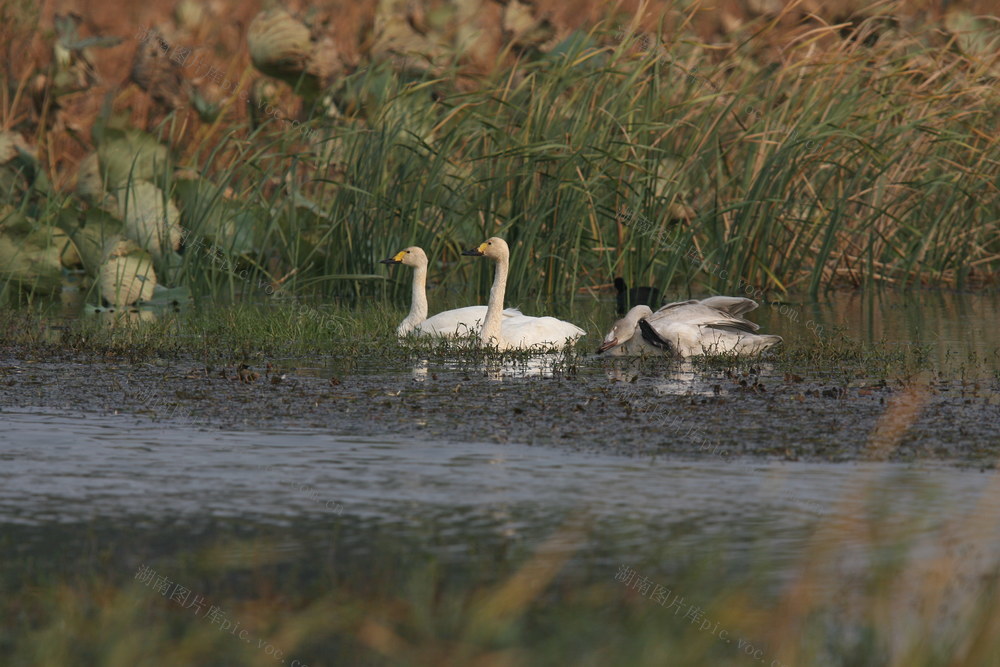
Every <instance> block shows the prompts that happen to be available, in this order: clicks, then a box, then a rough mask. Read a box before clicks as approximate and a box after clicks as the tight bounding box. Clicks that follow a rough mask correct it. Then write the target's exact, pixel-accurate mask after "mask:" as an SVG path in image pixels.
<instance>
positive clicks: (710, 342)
mask: <svg viewBox="0 0 1000 667" xmlns="http://www.w3.org/2000/svg"><path fill="white" fill-rule="evenodd" d="M756 307H757V302H756V301H753V300H752V299H744V298H742V297H736V296H713V297H710V298H708V299H702V300H701V301H697V300H691V301H678V302H675V303H670V304H667V305H666V306H664V307H663V308H660V309H659V310H658V311H656V312H655V313H654V312H651V311H650V309H649V307H647V306H636V307H635V308H633V309H632V310H630V311H629V312H628V313H627V314H626V315H625V317H623V318H622V319H620V320H618V321H617V322H615V324H614V326H612V327H611V331H610V332H609V333H608V335H607V336H606V337H605V338H604V343H603V344H602V345H601V347H600V348H599V349H598V350H597V352H598V353H601V352H605V351H608V350H611V351H612V354H617V355H637V354H664V355H668V356H674V357H696V356H698V355H702V354H727V353H728V354H740V355H750V354H757V353H760V352H763V351H764V350H766V349H768V348H769V347H772V346H774V345H777V344H778V343H780V342H781V336H769V335H762V334H758V333H756V332H757V330H758V329H760V327H759V326H758V325H757V324H754V323H753V322H750V321H749V320H746V319H743V317H742V315H743V313H747V312H749V311H751V310H753V309H754V308H756Z"/></svg>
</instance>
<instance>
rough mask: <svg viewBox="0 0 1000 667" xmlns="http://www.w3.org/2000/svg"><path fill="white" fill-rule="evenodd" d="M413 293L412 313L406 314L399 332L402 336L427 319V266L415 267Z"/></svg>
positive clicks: (411, 301) (411, 300)
mask: <svg viewBox="0 0 1000 667" xmlns="http://www.w3.org/2000/svg"><path fill="white" fill-rule="evenodd" d="M412 291H413V294H412V297H411V299H410V314H409V315H407V316H406V319H405V320H403V321H402V322H401V323H400V325H399V328H398V329H397V330H396V331H397V333H398V334H399V335H400V336H402V335H405V334H407V333H409V332H410V331H413V329H414V327H416V326H417V325H418V324H420V323H421V322H423V321H424V320H426V319H427V267H426V266H415V267H413V288H412Z"/></svg>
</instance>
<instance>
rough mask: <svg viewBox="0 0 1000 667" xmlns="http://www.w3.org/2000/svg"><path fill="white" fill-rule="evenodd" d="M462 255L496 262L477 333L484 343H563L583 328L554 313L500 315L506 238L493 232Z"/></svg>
mask: <svg viewBox="0 0 1000 667" xmlns="http://www.w3.org/2000/svg"><path fill="white" fill-rule="evenodd" d="M462 254H463V255H471V256H474V257H489V258H490V259H492V260H493V261H495V262H496V264H497V268H496V274H495V275H494V277H493V287H492V288H491V289H490V301H489V307H488V309H487V311H486V320H485V321H484V322H483V328H482V330H481V331H480V333H479V338H480V340H482V342H483V344H484V345H496V346H497V347H499V348H500V349H508V348H526V347H548V348H551V347H563V346H566V345H572V344H573V342H574V341H576V339H577V338H579V337H580V336H582V335H584V334H585V333H586V332H585V331H584V330H583V329H581V328H580V327H578V326H576V325H575V324H571V323H569V322H564V321H562V320H557V319H556V318H554V317H529V316H527V315H520V316H518V317H508V318H501V316H500V311H501V310H502V309H503V299H504V294H505V292H506V291H507V272H508V270H509V268H510V248H508V247H507V242H506V241H504V240H503V239H501V238H497V237H496V236H494V237H493V238H490V239H487V240H486V241H484V242H483V243H481V244H479V247H478V248H476V249H475V250H466V251H465V252H463V253H462Z"/></svg>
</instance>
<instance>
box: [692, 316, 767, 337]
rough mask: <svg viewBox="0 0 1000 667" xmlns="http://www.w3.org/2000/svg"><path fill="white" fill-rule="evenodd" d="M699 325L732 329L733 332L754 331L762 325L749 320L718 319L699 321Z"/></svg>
mask: <svg viewBox="0 0 1000 667" xmlns="http://www.w3.org/2000/svg"><path fill="white" fill-rule="evenodd" d="M698 326H700V327H704V328H706V329H718V330H720V331H730V332H733V333H751V334H752V333H753V332H755V331H757V330H758V329H760V326H759V325H757V324H755V323H753V322H750V321H749V320H729V319H726V320H717V321H715V322H699V323H698Z"/></svg>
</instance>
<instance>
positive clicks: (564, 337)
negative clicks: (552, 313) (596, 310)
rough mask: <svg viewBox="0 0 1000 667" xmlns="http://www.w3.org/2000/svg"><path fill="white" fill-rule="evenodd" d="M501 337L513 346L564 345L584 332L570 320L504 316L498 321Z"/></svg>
mask: <svg viewBox="0 0 1000 667" xmlns="http://www.w3.org/2000/svg"><path fill="white" fill-rule="evenodd" d="M500 326H501V331H502V332H503V337H504V339H505V340H507V341H508V342H509V343H510V344H511V345H513V346H515V347H531V346H534V345H560V346H561V345H564V344H565V343H566V341H575V340H576V339H577V338H579V337H580V336H582V335H584V334H585V333H586V332H585V331H584V330H583V329H581V328H580V327H578V326H576V325H575V324H572V323H571V322H564V321H563V320H558V319H556V318H554V317H530V316H528V315H521V316H520V317H510V318H505V319H504V320H502V321H501V323H500Z"/></svg>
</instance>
